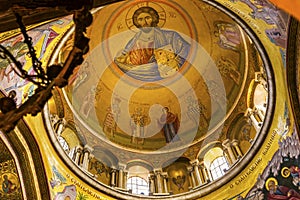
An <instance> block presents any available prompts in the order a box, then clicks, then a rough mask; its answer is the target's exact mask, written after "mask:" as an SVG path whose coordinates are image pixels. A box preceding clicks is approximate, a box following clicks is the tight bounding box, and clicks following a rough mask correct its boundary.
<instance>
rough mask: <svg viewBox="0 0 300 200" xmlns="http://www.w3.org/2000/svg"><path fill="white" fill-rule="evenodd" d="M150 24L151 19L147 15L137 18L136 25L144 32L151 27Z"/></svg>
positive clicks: (140, 15)
mask: <svg viewBox="0 0 300 200" xmlns="http://www.w3.org/2000/svg"><path fill="white" fill-rule="evenodd" d="M152 22H153V19H152V17H151V15H150V14H149V13H141V14H139V16H138V17H137V23H138V24H139V26H140V28H142V30H144V31H147V30H149V28H150V27H152Z"/></svg>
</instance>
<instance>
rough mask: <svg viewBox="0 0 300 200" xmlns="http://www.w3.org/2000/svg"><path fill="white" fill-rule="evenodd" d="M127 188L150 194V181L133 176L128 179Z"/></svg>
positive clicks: (134, 192)
mask: <svg viewBox="0 0 300 200" xmlns="http://www.w3.org/2000/svg"><path fill="white" fill-rule="evenodd" d="M127 189H128V190H132V193H133V194H143V195H149V185H148V182H147V181H146V180H145V179H143V178H141V177H138V176H132V177H130V178H128V180H127Z"/></svg>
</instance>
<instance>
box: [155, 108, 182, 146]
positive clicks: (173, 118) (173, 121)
mask: <svg viewBox="0 0 300 200" xmlns="http://www.w3.org/2000/svg"><path fill="white" fill-rule="evenodd" d="M162 111H163V114H162V116H161V117H160V119H159V120H158V123H159V124H160V125H162V126H163V133H164V136H165V138H166V143H170V142H171V141H172V140H173V139H174V141H178V140H179V137H178V135H177V132H178V130H179V125H180V123H179V119H178V116H177V115H176V114H174V113H171V112H170V111H169V108H168V107H164V108H163V109H162Z"/></svg>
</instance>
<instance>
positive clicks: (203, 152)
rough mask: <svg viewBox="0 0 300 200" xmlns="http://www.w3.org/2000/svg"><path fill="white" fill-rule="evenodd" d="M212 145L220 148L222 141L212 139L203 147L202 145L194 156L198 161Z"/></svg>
mask: <svg viewBox="0 0 300 200" xmlns="http://www.w3.org/2000/svg"><path fill="white" fill-rule="evenodd" d="M214 147H220V148H221V149H222V143H221V142H220V141H214V142H211V143H208V144H207V145H205V146H204V147H202V148H201V149H200V151H199V152H198V153H197V157H196V158H198V159H199V160H200V161H202V160H203V158H204V156H205V154H206V153H207V152H208V151H209V150H210V149H212V148H214Z"/></svg>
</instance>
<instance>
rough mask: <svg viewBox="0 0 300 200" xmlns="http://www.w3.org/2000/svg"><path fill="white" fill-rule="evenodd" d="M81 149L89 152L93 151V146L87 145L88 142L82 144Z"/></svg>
mask: <svg viewBox="0 0 300 200" xmlns="http://www.w3.org/2000/svg"><path fill="white" fill-rule="evenodd" d="M83 151H84V152H89V153H91V152H93V151H94V148H93V147H91V146H89V145H88V144H86V145H85V146H84V148H83Z"/></svg>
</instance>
